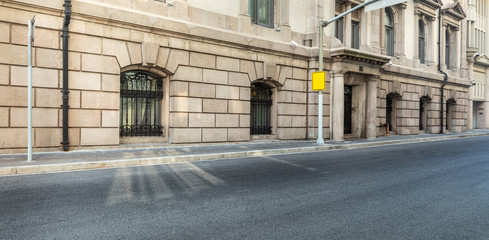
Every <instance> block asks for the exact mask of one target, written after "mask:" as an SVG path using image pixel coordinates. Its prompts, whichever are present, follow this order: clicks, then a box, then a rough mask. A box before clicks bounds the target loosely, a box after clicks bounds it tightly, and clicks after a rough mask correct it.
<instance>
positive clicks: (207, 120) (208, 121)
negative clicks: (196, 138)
mask: <svg viewBox="0 0 489 240" xmlns="http://www.w3.org/2000/svg"><path fill="white" fill-rule="evenodd" d="M188 119H189V120H188V124H189V127H214V126H215V120H216V119H215V115H214V114H206V113H189V116H188Z"/></svg>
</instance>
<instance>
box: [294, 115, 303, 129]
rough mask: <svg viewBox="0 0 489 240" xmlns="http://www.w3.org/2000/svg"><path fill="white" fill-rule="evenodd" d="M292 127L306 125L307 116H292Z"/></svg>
mask: <svg viewBox="0 0 489 240" xmlns="http://www.w3.org/2000/svg"><path fill="white" fill-rule="evenodd" d="M292 127H306V117H305V116H292Z"/></svg>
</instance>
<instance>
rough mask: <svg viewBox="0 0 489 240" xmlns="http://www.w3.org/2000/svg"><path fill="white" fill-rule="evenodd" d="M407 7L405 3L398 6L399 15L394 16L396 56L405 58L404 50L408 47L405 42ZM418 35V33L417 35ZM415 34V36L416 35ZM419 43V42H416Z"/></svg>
mask: <svg viewBox="0 0 489 240" xmlns="http://www.w3.org/2000/svg"><path fill="white" fill-rule="evenodd" d="M406 7H407V5H406V4H404V3H401V4H398V5H397V9H398V11H397V14H394V56H401V57H404V56H405V53H404V48H405V47H406V46H405V44H404V42H405V39H404V38H405V36H404V31H403V29H405V28H404V25H405V24H404V22H405V16H404V12H405V11H404V9H406ZM416 34H418V33H416ZM416 34H415V35H416ZM416 42H417V41H416Z"/></svg>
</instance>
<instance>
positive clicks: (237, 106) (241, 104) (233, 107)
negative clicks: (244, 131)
mask: <svg viewBox="0 0 489 240" xmlns="http://www.w3.org/2000/svg"><path fill="white" fill-rule="evenodd" d="M228 113H243V114H249V113H250V102H249V101H228Z"/></svg>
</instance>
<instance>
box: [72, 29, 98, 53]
mask: <svg viewBox="0 0 489 240" xmlns="http://www.w3.org/2000/svg"><path fill="white" fill-rule="evenodd" d="M68 49H69V50H70V51H74V52H84V53H94V54H101V53H102V39H101V38H99V37H93V36H88V35H81V34H70V43H69V44H68Z"/></svg>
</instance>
